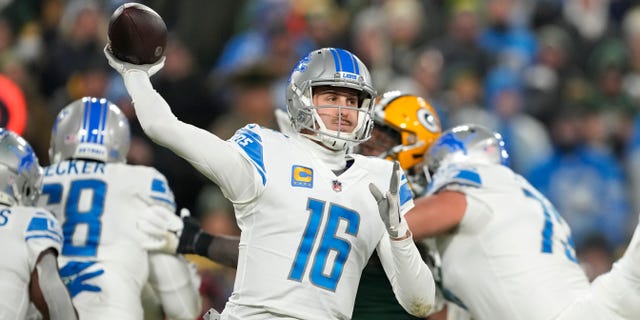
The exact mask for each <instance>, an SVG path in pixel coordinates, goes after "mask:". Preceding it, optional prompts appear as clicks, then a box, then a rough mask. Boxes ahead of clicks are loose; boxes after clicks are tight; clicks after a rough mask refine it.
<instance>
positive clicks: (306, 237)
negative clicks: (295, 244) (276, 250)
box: [289, 199, 360, 291]
mask: <svg viewBox="0 0 640 320" xmlns="http://www.w3.org/2000/svg"><path fill="white" fill-rule="evenodd" d="M307 209H308V210H309V211H310V213H311V215H310V217H309V221H308V222H307V228H306V229H305V231H304V234H303V236H302V241H301V242H300V247H299V248H298V253H297V254H296V257H295V260H294V261H293V265H292V266H291V272H290V273H289V279H291V280H295V281H302V276H303V275H304V273H305V270H306V268H307V264H308V262H309V258H310V253H311V250H312V249H313V244H314V242H315V240H316V236H317V235H318V232H319V229H320V225H321V224H322V220H323V216H324V211H325V210H324V209H325V202H324V201H320V200H315V199H309V202H308V203H307ZM328 211H329V212H328V214H329V217H328V218H327V223H326V226H325V228H324V230H323V232H322V235H321V236H320V244H319V246H318V249H317V250H316V253H315V258H314V259H313V266H311V273H310V274H309V280H311V283H312V284H313V285H315V286H318V287H320V288H324V289H327V290H331V291H335V290H336V287H337V286H338V280H340V276H341V275H342V269H343V267H344V263H345V262H346V261H347V258H348V257H349V252H350V251H351V243H350V242H349V241H347V240H345V239H343V238H340V237H337V236H336V231H337V229H338V225H339V223H340V220H343V221H345V222H346V224H347V226H346V233H347V234H350V235H353V236H356V235H357V234H358V228H359V226H360V215H358V213H357V212H355V211H352V210H349V209H346V208H344V207H341V206H339V205H336V204H330V205H329V210H328ZM332 250H333V251H335V252H336V257H335V259H334V261H333V266H332V267H331V268H330V269H329V274H328V275H325V273H324V270H325V265H326V263H327V259H328V257H329V253H330V252H331V251H332Z"/></svg>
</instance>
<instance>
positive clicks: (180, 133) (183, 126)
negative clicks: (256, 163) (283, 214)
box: [123, 70, 262, 202]
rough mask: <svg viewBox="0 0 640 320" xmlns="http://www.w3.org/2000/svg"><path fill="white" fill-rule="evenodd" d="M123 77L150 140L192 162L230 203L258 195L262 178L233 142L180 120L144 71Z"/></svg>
mask: <svg viewBox="0 0 640 320" xmlns="http://www.w3.org/2000/svg"><path fill="white" fill-rule="evenodd" d="M123 78H124V83H125V86H126V87H127V91H128V92H129V95H131V98H132V99H133V105H134V107H135V110H136V115H137V117H138V120H139V121H140V125H141V126H142V129H143V130H144V132H145V133H146V134H147V136H149V138H151V139H152V140H153V141H154V142H155V143H157V144H159V145H161V146H164V147H167V148H169V149H171V150H172V151H173V152H174V153H176V154H177V155H178V156H180V157H182V158H183V159H185V160H187V161H188V162H189V163H191V165H193V166H194V167H195V168H196V169H197V170H198V171H200V172H201V173H202V174H203V175H205V176H206V177H208V178H209V179H211V180H212V181H213V182H215V183H216V184H218V185H219V186H220V188H221V189H222V191H223V192H224V194H225V196H227V197H228V198H229V200H231V201H233V202H244V201H247V200H250V199H252V198H253V197H254V196H255V195H256V194H258V193H259V190H260V188H261V187H262V183H261V177H260V176H259V174H258V172H256V170H255V168H254V167H253V165H252V164H251V163H250V162H249V160H247V159H246V158H245V157H243V156H242V155H241V154H240V152H239V151H238V150H237V149H235V148H233V146H232V145H231V143H230V142H227V141H224V140H222V139H220V138H219V137H218V136H216V135H215V134H213V133H211V132H209V131H206V130H203V129H200V128H198V127H195V126H193V125H190V124H187V123H184V122H182V121H180V120H178V119H177V118H176V117H175V115H174V114H173V113H172V112H171V108H170V107H169V105H168V104H167V102H166V101H165V100H164V98H162V96H160V94H158V92H156V91H155V90H154V89H153V86H152V85H151V81H150V80H149V77H148V75H147V74H146V73H145V72H143V71H135V70H131V71H130V72H127V73H126V74H125V75H124V76H123Z"/></svg>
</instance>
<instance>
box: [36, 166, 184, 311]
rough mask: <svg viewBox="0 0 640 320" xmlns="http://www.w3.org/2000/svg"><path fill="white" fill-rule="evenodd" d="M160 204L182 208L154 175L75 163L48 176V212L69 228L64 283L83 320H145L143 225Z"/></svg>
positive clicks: (62, 259)
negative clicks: (139, 231) (143, 219)
mask: <svg viewBox="0 0 640 320" xmlns="http://www.w3.org/2000/svg"><path fill="white" fill-rule="evenodd" d="M153 203H158V204H163V205H167V206H171V207H172V208H175V203H174V198H173V193H172V191H171V189H170V188H169V186H168V184H167V181H166V179H165V177H164V176H163V175H162V174H161V173H159V172H158V171H157V170H155V169H153V168H150V167H146V166H133V165H127V164H121V163H106V164H105V163H101V162H95V161H85V160H67V161H63V162H60V163H58V164H54V165H51V166H49V167H47V168H45V170H44V186H43V195H42V196H41V197H40V204H41V205H42V206H46V207H47V208H48V209H50V210H51V211H52V212H53V213H54V214H55V215H56V216H57V217H58V219H59V221H60V223H61V225H62V231H63V235H64V244H63V246H62V251H61V253H62V254H61V256H60V258H59V261H58V262H59V265H60V275H61V277H62V278H63V280H65V282H71V283H70V284H69V283H68V284H67V288H69V290H70V294H71V296H72V298H73V303H74V305H75V306H76V309H77V310H78V313H79V316H80V318H81V319H83V318H84V319H142V317H143V315H142V307H141V302H140V294H141V291H142V287H143V285H144V284H145V282H146V281H147V277H148V272H149V265H148V255H147V252H146V251H145V250H144V249H143V248H142V246H141V245H140V243H139V241H138V237H137V232H136V228H137V227H136V222H137V220H138V216H139V213H140V212H142V211H143V210H145V208H147V207H148V206H149V205H151V204H153Z"/></svg>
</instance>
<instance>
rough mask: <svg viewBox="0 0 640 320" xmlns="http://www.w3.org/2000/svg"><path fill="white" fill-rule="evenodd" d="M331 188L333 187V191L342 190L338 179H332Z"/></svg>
mask: <svg viewBox="0 0 640 320" xmlns="http://www.w3.org/2000/svg"><path fill="white" fill-rule="evenodd" d="M332 188H333V191H335V192H340V191H342V182H340V181H338V180H333V181H332Z"/></svg>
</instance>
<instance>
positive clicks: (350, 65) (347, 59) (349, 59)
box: [337, 49, 356, 73]
mask: <svg viewBox="0 0 640 320" xmlns="http://www.w3.org/2000/svg"><path fill="white" fill-rule="evenodd" d="M337 52H338V56H339V57H340V64H341V69H342V71H344V72H349V73H356V70H355V59H354V58H353V55H352V54H351V53H349V52H347V51H345V50H341V49H338V50H337Z"/></svg>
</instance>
